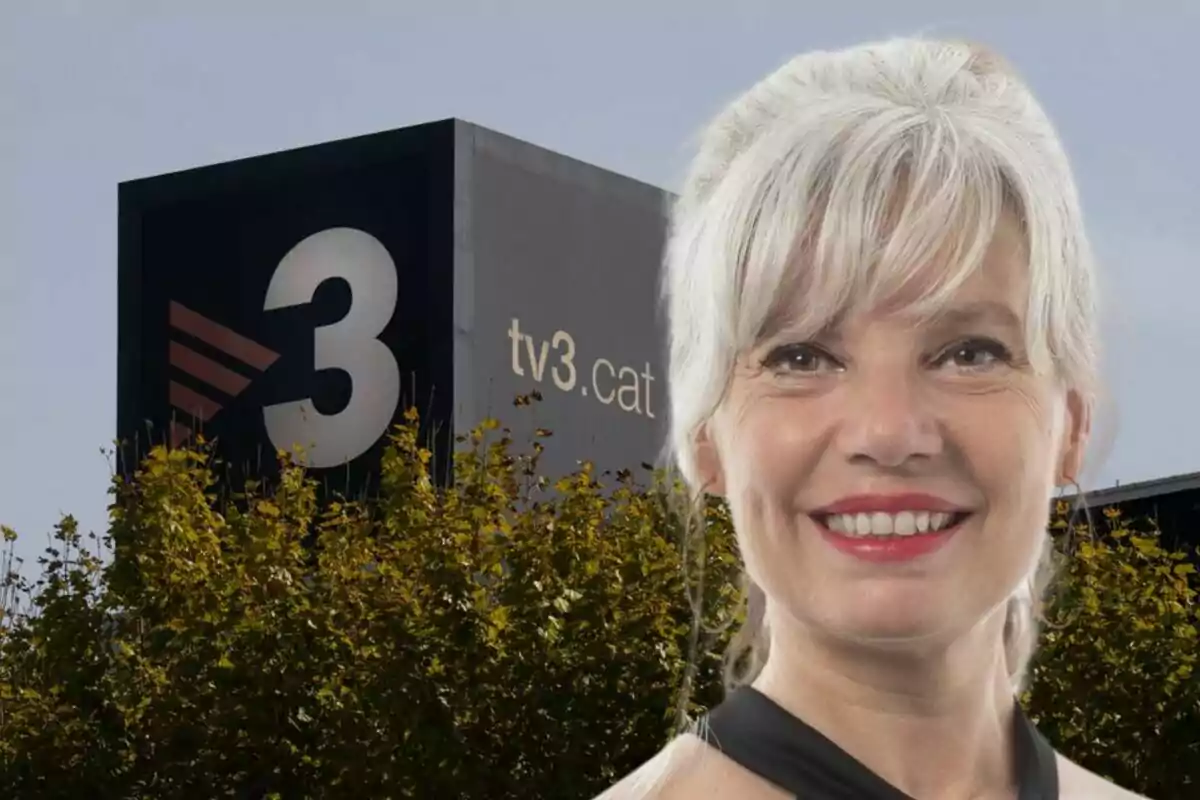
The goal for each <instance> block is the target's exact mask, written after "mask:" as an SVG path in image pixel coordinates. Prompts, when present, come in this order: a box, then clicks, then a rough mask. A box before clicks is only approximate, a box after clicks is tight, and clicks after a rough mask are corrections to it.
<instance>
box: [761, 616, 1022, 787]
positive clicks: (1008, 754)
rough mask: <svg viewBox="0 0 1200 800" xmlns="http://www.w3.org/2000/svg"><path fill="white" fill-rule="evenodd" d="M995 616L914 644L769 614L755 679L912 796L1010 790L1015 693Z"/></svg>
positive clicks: (766, 691) (999, 621) (781, 702)
mask: <svg viewBox="0 0 1200 800" xmlns="http://www.w3.org/2000/svg"><path fill="white" fill-rule="evenodd" d="M1000 617H1001V618H999V619H990V620H988V621H986V622H985V623H984V624H982V625H981V626H979V627H978V628H977V629H976V630H974V631H972V632H971V635H970V636H968V637H965V638H963V639H960V640H958V641H956V642H954V643H953V644H950V645H942V646H938V647H933V646H931V647H929V648H926V649H925V651H924V652H921V653H920V654H916V653H914V652H912V651H911V650H906V651H905V652H900V651H899V649H898V648H897V652H885V651H883V650H881V649H879V648H876V647H873V646H871V647H868V646H865V645H864V646H847V645H845V644H837V643H833V642H828V641H822V640H819V639H818V638H816V637H814V636H813V635H811V634H810V633H809V632H808V631H806V630H805V629H804V628H803V626H801V625H800V624H799V623H796V622H794V621H789V622H783V621H773V622H772V625H771V629H772V636H771V649H770V655H769V657H768V660H767V663H766V665H765V666H764V667H763V671H762V674H761V675H760V676H759V677H758V679H757V680H755V681H754V687H755V688H756V689H758V690H759V691H761V692H762V693H763V694H765V695H767V696H768V697H770V698H771V699H772V700H774V701H775V702H776V703H778V704H779V705H780V706H782V707H783V708H785V709H787V710H788V711H789V712H791V713H792V714H794V715H795V716H797V717H799V718H800V719H802V720H803V721H804V722H805V723H807V724H808V725H811V726H812V727H814V728H816V729H817V730H819V731H820V732H821V733H822V734H824V735H825V736H826V737H828V738H829V739H831V740H832V741H833V742H835V743H836V744H837V745H838V746H839V747H841V748H842V749H843V750H845V751H846V752H847V753H849V754H850V755H852V756H853V757H854V758H856V759H857V760H858V761H860V762H862V764H863V765H864V766H866V767H867V768H868V769H870V770H871V771H872V772H874V773H875V774H877V775H879V776H880V777H881V778H883V779H884V780H886V781H887V782H888V783H890V784H892V785H893V786H895V787H896V788H897V789H900V790H901V791H903V792H905V793H906V794H908V795H909V796H911V797H914V798H917V799H918V800H941V798H959V799H961V798H973V799H974V798H978V799H979V800H982V799H983V798H988V800H991V799H992V798H1007V797H1012V796H1014V795H1015V792H1014V788H1013V787H1014V785H1015V784H1014V779H1013V778H1014V770H1013V741H1012V740H1013V736H1012V731H1013V712H1014V699H1013V695H1012V690H1011V687H1010V683H1009V679H1008V672H1007V669H1006V666H1005V661H1004V652H1003V645H1002V641H1001V631H1002V626H1003V619H1002V615H1000ZM780 622H783V624H780Z"/></svg>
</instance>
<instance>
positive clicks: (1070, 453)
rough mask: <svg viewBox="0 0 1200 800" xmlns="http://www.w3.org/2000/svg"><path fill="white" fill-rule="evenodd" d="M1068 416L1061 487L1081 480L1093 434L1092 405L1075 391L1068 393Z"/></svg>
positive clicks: (1063, 447) (1061, 469)
mask: <svg viewBox="0 0 1200 800" xmlns="http://www.w3.org/2000/svg"><path fill="white" fill-rule="evenodd" d="M1066 414H1067V419H1066V425H1065V426H1064V430H1063V443H1062V455H1061V457H1060V458H1059V466H1058V476H1057V482H1058V485H1059V486H1071V485H1073V484H1075V483H1076V482H1077V481H1078V480H1079V473H1080V472H1081V471H1082V470H1083V456H1084V453H1085V451H1086V450H1087V443H1088V438H1089V437H1090V436H1091V433H1092V407H1091V404H1090V403H1088V402H1087V400H1086V399H1085V398H1084V396H1083V395H1082V394H1080V393H1079V392H1077V391H1075V390H1074V389H1072V390H1071V391H1069V392H1067V404H1066Z"/></svg>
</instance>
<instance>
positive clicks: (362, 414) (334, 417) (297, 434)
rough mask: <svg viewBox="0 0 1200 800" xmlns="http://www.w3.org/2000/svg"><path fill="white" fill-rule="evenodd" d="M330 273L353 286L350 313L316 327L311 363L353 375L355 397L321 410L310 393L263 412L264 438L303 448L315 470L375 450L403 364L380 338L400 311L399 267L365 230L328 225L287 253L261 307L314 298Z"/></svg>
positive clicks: (393, 410)
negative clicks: (335, 409)
mask: <svg viewBox="0 0 1200 800" xmlns="http://www.w3.org/2000/svg"><path fill="white" fill-rule="evenodd" d="M330 278H341V279H343V280H344V281H346V283H348V284H349V285H350V311H349V312H347V314H346V316H345V317H343V318H342V319H341V320H339V321H338V322H335V323H333V324H332V325H326V326H323V327H320V328H317V329H316V331H314V333H313V336H314V341H313V368H314V369H315V370H322V369H340V370H343V371H344V372H345V373H346V374H347V375H349V376H350V384H351V390H350V402H349V403H347V404H346V407H345V408H344V409H343V410H341V411H339V412H338V413H336V414H321V413H319V412H318V411H317V410H316V408H314V407H313V404H312V399H311V398H307V399H304V400H298V401H294V402H288V403H279V404H278V405H272V406H267V407H266V408H264V409H263V419H264V421H265V422H266V426H267V436H268V437H270V439H271V443H272V444H273V445H274V446H275V447H276V448H278V449H282V450H289V451H290V450H292V449H293V448H294V447H296V446H297V445H299V446H300V447H301V448H302V451H303V455H304V458H305V460H306V462H307V464H308V466H310V467H314V468H318V469H320V468H325V467H335V466H338V465H340V464H345V463H347V462H350V461H353V460H354V459H356V458H358V457H359V456H360V455H362V454H363V453H365V452H366V451H367V450H369V449H370V448H371V446H372V445H374V444H375V443H376V442H377V441H379V438H380V437H381V436H383V435H384V434H385V433H386V432H387V429H388V426H390V425H391V423H392V419H393V417H394V416H395V413H396V406H397V404H398V403H399V402H400V366H399V365H398V364H397V363H396V357H395V355H394V354H393V353H392V351H391V348H389V347H388V346H387V345H386V344H384V343H383V342H381V341H379V338H378V337H379V335H380V334H381V333H383V329H384V328H385V327H386V326H387V324H388V322H390V321H391V319H392V314H393V313H395V310H396V299H397V278H396V264H395V262H394V261H392V257H391V255H389V254H388V251H387V249H386V248H385V247H384V246H383V244H382V243H381V242H380V241H379V240H378V239H376V238H375V237H374V236H371V235H370V234H368V233H365V232H363V231H360V230H355V229H353V228H330V229H328V230H324V231H321V232H320V233H315V234H313V235H312V236H309V237H308V238H307V239H304V240H303V241H302V242H300V243H299V244H297V245H296V246H295V247H293V248H292V249H291V251H289V252H288V254H287V255H286V256H284V257H283V260H282V261H280V262H279V266H278V267H276V268H275V274H274V275H272V276H271V283H270V285H269V286H268V287H267V299H266V302H265V303H264V305H263V308H264V310H266V311H272V310H274V309H277V308H287V307H289V306H297V305H304V304H306V303H311V302H312V299H313V295H314V294H315V293H316V291H317V287H318V286H320V285H321V284H322V283H324V282H325V281H327V280H329V279H330Z"/></svg>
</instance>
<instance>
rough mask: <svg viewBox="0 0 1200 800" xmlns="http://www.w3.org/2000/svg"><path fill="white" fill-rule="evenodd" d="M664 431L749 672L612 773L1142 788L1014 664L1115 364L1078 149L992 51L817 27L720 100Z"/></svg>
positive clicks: (1048, 788)
mask: <svg viewBox="0 0 1200 800" xmlns="http://www.w3.org/2000/svg"><path fill="white" fill-rule="evenodd" d="M665 294H666V298H667V301H668V308H669V314H670V374H669V392H670V408H671V415H672V416H671V426H672V439H671V446H672V452H673V455H674V460H675V463H676V464H677V466H678V468H679V470H680V472H681V474H682V476H683V478H684V479H685V481H686V482H687V484H688V485H689V486H690V487H691V489H692V491H693V493H694V497H695V499H696V500H697V501H699V500H700V499H701V498H702V497H703V495H704V494H705V493H708V494H715V495H720V496H722V497H724V498H725V499H726V500H727V502H728V504H729V507H730V511H731V513H732V517H733V521H734V525H735V528H736V530H737V535H738V544H739V547H740V550H741V553H742V557H743V560H744V566H745V573H746V577H747V584H748V586H749V591H748V600H749V609H750V614H749V615H748V617H749V618H748V622H747V625H746V628H745V630H743V631H742V632H741V635H740V636H739V637H738V638H737V639H736V640H735V646H734V648H733V651H732V652H731V653H730V665H731V669H730V673H729V684H730V685H729V689H730V692H729V693H728V696H727V698H726V701H725V702H724V703H723V704H721V705H720V706H719V707H718V708H716V709H714V710H713V711H712V712H711V713H710V714H708V715H707V716H706V717H704V718H703V719H701V720H699V721H698V723H697V724H696V725H695V726H694V727H693V729H692V730H690V731H689V732H687V733H685V734H683V735H681V736H680V737H678V738H677V739H675V740H674V741H673V742H672V743H671V744H669V745H668V746H667V747H666V748H665V749H664V750H663V752H662V753H660V754H659V756H657V757H656V758H655V759H653V760H652V761H651V762H650V763H648V764H646V765H645V766H644V767H643V768H641V769H640V770H638V771H637V772H635V773H634V774H632V775H630V776H628V777H627V778H626V779H625V780H624V781H622V782H621V783H620V784H618V785H617V786H616V787H614V788H613V789H611V790H610V791H609V792H608V793H606V794H605V795H604V797H605V798H613V799H614V800H615V798H676V797H680V798H683V797H686V798H696V797H728V798H738V800H754V798H775V797H789V796H799V797H805V798H827V797H828V798H834V797H837V798H843V797H855V798H868V799H869V798H893V799H895V798H906V797H908V798H923V799H924V798H968V797H969V798H985V797H986V798H1021V800H1032V798H1041V800H1052V799H1053V798H1060V797H1061V798H1089V800H1097V799H1098V798H1106V797H1131V796H1132V795H1129V794H1128V793H1126V792H1124V791H1122V790H1120V789H1118V788H1116V787H1114V786H1112V785H1111V784H1108V783H1106V782H1105V781H1103V780H1101V779H1100V778H1098V777H1096V776H1094V775H1091V774H1089V773H1087V772H1085V771H1084V770H1082V769H1081V768H1079V767H1077V766H1075V765H1073V764H1071V763H1070V762H1068V761H1067V760H1066V759H1064V758H1062V757H1061V756H1058V755H1056V754H1055V752H1054V750H1053V748H1052V746H1051V745H1050V743H1048V742H1047V741H1046V740H1045V739H1044V738H1042V737H1041V736H1040V735H1039V734H1038V732H1037V731H1036V729H1035V728H1034V727H1033V725H1032V723H1031V722H1030V721H1029V720H1028V719H1026V718H1025V716H1024V715H1023V714H1022V712H1021V709H1020V708H1019V706H1018V705H1017V703H1016V701H1015V699H1014V696H1015V694H1016V693H1017V692H1018V691H1019V690H1020V689H1021V688H1022V684H1023V680H1024V675H1025V670H1026V666H1027V664H1028V662H1029V659H1030V657H1031V655H1032V653H1033V650H1034V647H1035V644H1036V638H1037V626H1036V620H1037V611H1038V605H1039V601H1040V597H1041V594H1042V591H1043V589H1044V588H1045V583H1046V578H1047V575H1048V572H1049V554H1050V546H1049V538H1048V536H1047V533H1046V526H1047V522H1048V520H1047V517H1048V513H1049V508H1050V502H1049V501H1050V499H1051V496H1052V494H1053V492H1054V490H1055V487H1056V486H1066V485H1070V484H1072V483H1073V481H1074V480H1075V477H1076V476H1077V475H1078V473H1079V470H1080V467H1081V463H1082V459H1083V456H1084V450H1085V445H1086V443H1087V438H1088V432H1089V430H1090V420H1091V409H1092V405H1093V396H1094V392H1095V386H1096V374H1095V373H1096V362H1097V355H1096V351H1097V337H1096V331H1095V323H1096V311H1095V302H1094V288H1093V264H1092V257H1091V253H1090V248H1089V246H1088V242H1087V237H1086V235H1085V231H1084V227H1083V223H1082V216H1081V212H1080V209H1079V203H1078V199H1077V197H1076V190H1075V186H1074V181H1073V177H1072V175H1071V170H1070V167H1069V165H1068V162H1067V158H1066V156H1065V154H1064V153H1063V150H1062V148H1061V146H1060V144H1059V141H1058V138H1057V136H1056V134H1055V132H1054V129H1053V128H1052V126H1051V124H1050V122H1049V121H1048V119H1047V118H1046V115H1045V114H1044V112H1043V111H1042V109H1041V108H1040V107H1039V105H1038V103H1037V102H1036V100H1035V99H1034V97H1033V96H1032V95H1031V93H1030V92H1029V90H1028V88H1027V87H1026V86H1025V85H1024V84H1023V83H1022V82H1021V80H1020V79H1019V78H1018V77H1017V76H1016V75H1015V74H1014V72H1013V71H1012V70H1011V69H1010V68H1009V67H1008V66H1007V65H1006V64H1005V63H1004V62H1003V61H1002V60H1001V59H1000V58H998V57H997V56H995V55H994V54H992V53H990V52H988V51H987V50H985V49H983V48H980V47H977V46H973V45H969V44H965V43H959V42H941V41H927V40H919V39H899V40H892V41H887V42H882V43H875V44H869V45H864V46H859V47H855V48H851V49H847V50H842V51H837V52H816V53H810V54H806V55H802V56H799V57H797V58H795V59H794V60H792V61H790V62H789V63H787V64H786V65H784V66H783V67H782V68H781V69H780V70H778V71H777V72H775V73H774V74H772V75H770V76H768V77H767V78H766V79H764V80H763V81H762V82H761V83H759V84H758V85H757V86H755V87H753V88H752V89H751V90H750V91H749V92H748V93H746V94H745V95H744V96H743V97H741V98H739V99H738V100H736V101H735V102H734V103H733V104H732V105H731V106H730V107H729V108H728V109H727V110H726V111H725V112H723V113H722V114H721V115H719V116H718V117H717V119H716V120H714V121H713V122H712V123H711V125H710V126H709V127H708V129H707V130H706V132H705V133H704V135H703V137H702V138H701V142H700V149H699V153H698V154H697V155H696V157H695V160H694V162H693V165H692V169H691V173H690V175H689V178H688V180H687V182H686V184H685V186H684V189H683V192H682V194H681V196H680V198H679V200H678V202H677V205H676V207H675V209H674V214H673V221H672V230H671V237H670V241H669V246H668V251H667V256H666V264H665Z"/></svg>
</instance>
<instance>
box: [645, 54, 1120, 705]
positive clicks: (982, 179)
mask: <svg viewBox="0 0 1200 800" xmlns="http://www.w3.org/2000/svg"><path fill="white" fill-rule="evenodd" d="M1002 212H1007V213H1011V214H1012V215H1013V216H1014V217H1015V218H1016V219H1017V220H1018V221H1019V223H1020V226H1021V231H1022V234H1023V237H1024V244H1025V247H1026V254H1027V256H1028V267H1029V275H1028V277H1029V298H1028V310H1027V315H1026V319H1027V330H1026V338H1027V343H1028V348H1029V353H1030V357H1031V360H1032V362H1033V364H1034V365H1035V367H1036V368H1037V369H1039V370H1040V371H1043V372H1044V373H1046V374H1053V375H1055V376H1056V377H1058V378H1059V379H1060V380H1062V381H1063V382H1064V383H1065V384H1066V385H1067V386H1069V387H1070V388H1072V389H1075V390H1077V391H1079V392H1080V393H1081V394H1082V395H1083V396H1084V398H1085V399H1086V400H1087V402H1088V403H1090V402H1091V398H1092V397H1093V396H1094V391H1095V383H1096V370H1097V358H1098V355H1097V351H1096V344H1097V341H1098V336H1097V333H1096V317H1097V312H1096V307H1095V288H1094V277H1093V263H1092V256H1091V250H1090V247H1089V244H1088V241H1087V237H1086V235H1085V232H1084V228H1083V224H1082V215H1081V211H1080V207H1079V201H1078V197H1077V191H1076V188H1075V183H1074V179H1073V177H1072V174H1071V169H1070V166H1069V164H1068V162H1067V158H1066V155H1065V153H1064V151H1063V148H1062V146H1061V144H1060V142H1059V139H1058V136H1057V134H1056V132H1055V130H1054V128H1053V126H1052V125H1051V123H1050V121H1049V119H1048V118H1047V116H1046V114H1045V113H1044V111H1043V110H1042V108H1041V107H1040V105H1039V104H1038V102H1037V101H1036V100H1035V98H1034V97H1033V95H1032V93H1031V92H1030V90H1029V88H1028V87H1027V86H1026V85H1025V84H1024V83H1023V81H1022V80H1021V79H1020V78H1019V77H1018V76H1017V75H1016V74H1015V73H1014V72H1013V71H1012V70H1011V69H1010V68H1009V67H1008V66H1007V64H1005V63H1004V62H1003V61H1002V60H1001V59H1000V58H999V57H998V56H996V55H994V54H992V53H991V52H989V51H987V50H985V49H983V48H981V47H978V46H976V45H972V44H968V43H963V42H956V41H932V40H925V39H917V38H901V39H892V40H889V41H884V42H878V43H871V44H866V45H861V46H857V47H853V48H849V49H844V50H837V51H828V52H812V53H807V54H804V55H801V56H798V57H796V58H794V59H792V60H791V61H789V62H788V63H786V64H785V65H784V66H783V67H782V68H780V69H779V70H777V71H776V72H774V73H773V74H771V75H769V76H768V77H766V78H765V79H764V80H762V81H761V82H759V83H758V84H757V85H755V86H754V87H752V88H751V89H750V90H749V91H748V92H746V93H745V94H744V95H742V96H741V97H739V98H738V99H736V100H735V101H734V102H733V103H732V104H731V105H730V106H729V107H728V108H726V109H725V110H724V111H723V112H721V113H720V114H719V115H718V116H717V117H716V118H715V119H714V120H713V121H712V122H711V123H710V124H709V125H708V126H707V127H706V128H705V129H704V131H703V132H702V135H701V137H700V141H699V151H698V153H697V154H696V156H695V158H694V160H693V162H692V165H691V168H690V170H689V173H688V176H687V179H686V181H685V184H684V187H683V190H682V192H681V194H680V196H679V198H678V199H677V201H676V203H675V205H674V208H673V210H672V219H671V230H670V237H669V241H668V243H667V249H666V254H665V264H664V287H663V288H664V294H665V300H666V304H667V313H668V317H669V320H670V334H669V340H670V353H669V361H670V368H669V387H670V413H671V419H670V425H671V433H670V436H671V438H670V448H671V451H672V456H673V461H674V464H675V466H676V467H677V468H678V469H679V471H680V473H681V475H682V477H683V478H684V480H685V481H686V482H687V483H688V485H689V487H690V488H691V490H692V492H693V494H694V495H695V496H699V495H700V494H701V493H702V491H703V487H702V486H700V485H699V476H698V474H697V466H696V460H695V444H696V437H697V435H698V434H699V432H700V431H701V430H702V429H703V427H704V426H705V425H706V424H707V423H708V421H709V420H710V419H711V418H712V415H713V414H714V412H715V411H716V409H717V408H718V406H719V405H720V403H721V402H722V400H723V398H724V396H725V393H726V391H727V388H728V385H729V381H730V378H731V375H732V371H733V366H734V363H735V359H736V358H737V357H738V355H739V354H740V353H743V352H745V351H746V350H747V349H749V348H751V347H753V346H754V345H755V344H756V343H757V342H758V341H759V339H760V337H761V336H762V335H763V332H764V328H765V327H766V326H767V325H768V324H769V322H770V321H771V319H772V317H773V315H774V314H775V313H778V312H779V311H780V310H781V309H780V304H781V303H782V302H786V300H787V299H788V298H791V297H795V296H797V295H796V293H797V292H801V293H802V294H801V295H799V296H802V297H803V298H804V304H803V308H802V309H800V310H799V313H800V318H799V319H795V320H793V319H789V322H794V323H795V324H796V325H797V326H798V327H799V329H800V330H807V331H811V332H813V333H815V332H816V331H818V330H820V329H821V328H822V327H823V326H825V325H826V324H828V323H830V322H831V321H833V320H834V319H835V318H837V317H838V316H839V315H841V314H843V313H845V312H846V311H847V310H848V309H849V308H850V307H851V306H852V305H854V306H858V305H860V304H863V305H866V306H870V305H871V304H873V303H876V302H879V301H884V300H889V299H891V298H894V297H896V296H897V295H898V294H899V290H900V289H901V288H906V289H916V290H917V291H916V292H915V293H914V292H910V293H909V294H914V299H913V300H912V306H913V310H916V311H918V312H921V311H923V310H933V309H936V308H937V307H938V305H939V304H940V303H942V302H944V301H945V300H946V299H947V298H948V296H949V295H950V294H951V293H953V292H954V291H955V289H956V288H957V287H958V286H960V285H961V284H962V283H963V281H964V280H965V279H966V278H968V277H969V276H970V275H971V274H972V273H973V272H974V271H975V270H977V269H978V268H979V267H980V264H981V262H982V260H983V255H984V252H985V251H986V250H987V248H988V245H989V244H990V242H991V240H992V238H993V234H994V230H995V228H996V225H997V222H998V220H999V218H1000V216H1001V213H1002ZM930 264H938V265H939V266H941V265H947V266H946V268H945V269H944V270H943V271H942V272H940V273H939V275H938V276H937V277H936V279H935V280H933V281H929V282H927V281H924V280H922V281H920V282H919V283H918V282H917V281H916V280H915V279H916V278H917V274H918V271H920V270H922V269H923V268H925V267H927V266H928V265H930ZM922 277H925V276H924V273H922ZM789 310H790V311H794V309H789ZM1072 477H1074V476H1072ZM1047 538H1048V537H1047ZM1050 552H1051V549H1050V548H1049V547H1048V546H1047V548H1046V549H1045V551H1044V552H1043V554H1042V557H1041V559H1040V561H1039V562H1038V563H1037V564H1036V565H1032V567H1031V571H1030V574H1029V576H1028V579H1027V580H1026V581H1025V582H1024V583H1023V584H1022V586H1021V588H1020V589H1019V590H1018V592H1017V593H1016V594H1015V595H1014V597H1013V598H1012V599H1011V600H1010V601H1009V606H1008V624H1007V625H1006V628H1005V648H1006V655H1007V661H1008V670H1009V675H1010V678H1011V681H1012V684H1013V689H1014V691H1019V690H1020V689H1021V687H1022V685H1023V676H1024V673H1025V670H1026V666H1027V664H1028V661H1029V659H1030V657H1031V656H1032V654H1033V651H1034V645H1035V643H1036V638H1037V625H1036V617H1037V613H1036V610H1037V606H1038V604H1039V602H1040V599H1041V594H1042V591H1043V589H1044V588H1045V587H1044V584H1045V582H1046V580H1047V577H1048V573H1047V569H1046V568H1047V567H1048V566H1049V564H1048V559H1049V555H1050ZM752 624H753V623H752ZM751 634H752V637H751V638H753V639H756V640H757V641H756V643H755V646H756V648H757V649H761V648H762V647H763V645H764V644H765V641H764V639H765V633H764V632H763V631H762V630H761V623H759V624H758V625H757V626H756V629H755V630H753V631H751ZM744 644H745V642H744ZM746 649H747V650H749V649H751V648H749V647H747V648H746ZM752 671H756V670H752ZM753 677H754V676H753V674H749V675H745V674H744V675H742V676H741V678H740V679H739V681H737V682H740V681H742V680H750V679H753Z"/></svg>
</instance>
